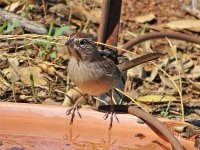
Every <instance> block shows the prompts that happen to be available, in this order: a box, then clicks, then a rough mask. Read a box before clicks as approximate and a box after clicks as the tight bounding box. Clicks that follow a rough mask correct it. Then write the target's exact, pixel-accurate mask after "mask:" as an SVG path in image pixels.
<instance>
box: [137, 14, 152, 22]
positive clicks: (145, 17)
mask: <svg viewBox="0 0 200 150" xmlns="http://www.w3.org/2000/svg"><path fill="white" fill-rule="evenodd" d="M154 19H156V16H155V15H154V14H153V13H150V14H147V15H143V16H137V17H135V21H136V22H138V23H146V22H150V21H152V20H154Z"/></svg>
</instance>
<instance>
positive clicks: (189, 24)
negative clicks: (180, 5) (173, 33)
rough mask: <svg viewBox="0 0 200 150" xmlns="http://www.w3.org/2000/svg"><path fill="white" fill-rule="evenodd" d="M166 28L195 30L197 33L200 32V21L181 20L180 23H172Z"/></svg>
mask: <svg viewBox="0 0 200 150" xmlns="http://www.w3.org/2000/svg"><path fill="white" fill-rule="evenodd" d="M166 27H168V28H170V29H179V30H183V29H191V30H193V29H195V31H198V32H199V31H200V20H192V19H188V20H179V21H172V22H169V23H167V24H166Z"/></svg>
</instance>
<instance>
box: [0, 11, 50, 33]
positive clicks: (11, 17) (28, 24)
mask: <svg viewBox="0 0 200 150" xmlns="http://www.w3.org/2000/svg"><path fill="white" fill-rule="evenodd" d="M0 20H3V21H5V20H8V21H9V22H12V23H13V22H16V21H18V22H19V24H20V26H22V27H24V28H25V30H26V31H29V32H34V33H37V34H46V33H47V32H48V30H47V29H46V27H45V26H44V25H43V24H40V23H36V22H33V21H30V20H28V19H26V18H23V17H21V16H19V15H16V14H14V13H11V12H8V11H5V10H3V9H0Z"/></svg>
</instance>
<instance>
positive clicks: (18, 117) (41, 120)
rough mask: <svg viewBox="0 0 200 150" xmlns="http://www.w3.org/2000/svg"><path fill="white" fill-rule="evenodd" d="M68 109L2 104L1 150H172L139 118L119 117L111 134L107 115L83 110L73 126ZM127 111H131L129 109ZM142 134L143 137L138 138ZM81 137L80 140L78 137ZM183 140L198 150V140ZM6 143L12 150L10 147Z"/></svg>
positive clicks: (182, 140)
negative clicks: (18, 149) (14, 149)
mask: <svg viewBox="0 0 200 150" xmlns="http://www.w3.org/2000/svg"><path fill="white" fill-rule="evenodd" d="M120 108H121V109H122V108H123V107H121V106H120ZM66 110H67V108H65V107H61V106H52V105H41V104H40V105H38V104H25V103H23V104H22V103H6V102H4V103H3V102H0V142H1V143H2V145H0V149H6V148H12V147H15V145H16V144H17V145H19V146H20V145H23V146H24V147H25V148H27V149H29V148H30V149H42V148H46V149H67V148H69V146H70V147H71V146H72V147H73V148H74V146H76V145H77V144H79V145H80V146H81V148H82V149H83V148H85V149H89V148H90V149H91V147H93V148H94V147H95V148H99V147H101V146H104V145H107V146H109V147H110V148H115V149H116V148H117V149H121V147H125V148H135V149H137V148H139V149H141V150H142V149H144V150H145V149H148V150H153V149H163V148H165V149H170V148H171V146H170V144H169V143H166V142H165V141H164V140H162V139H161V138H159V137H158V136H157V135H156V134H154V132H152V130H150V128H148V127H147V126H146V125H145V124H139V123H137V119H138V118H137V117H135V116H132V115H129V114H118V115H117V117H118V119H119V121H120V123H116V122H115V120H114V125H113V127H112V130H111V132H110V131H108V124H109V123H110V120H104V119H103V116H104V113H101V112H97V111H93V110H91V109H80V113H81V116H82V119H80V118H79V117H76V118H75V121H74V124H73V125H72V126H69V122H70V117H67V116H66V114H65V113H66ZM126 111H128V110H127V107H126ZM135 113H139V115H140V117H141V114H142V113H141V112H140V111H139V112H137V111H135ZM135 115H137V114H135ZM159 120H162V121H164V122H166V123H170V122H171V123H172V124H176V125H180V124H182V125H183V124H186V123H184V122H179V121H173V120H166V119H159ZM186 125H187V124H186ZM138 134H140V135H142V136H143V137H142V138H140V137H138V136H137V135H138ZM77 136H78V138H75V137H77ZM66 137H68V138H66ZM71 137H72V138H71ZM71 139H73V140H72V141H71ZM102 141H104V142H102ZM109 141H110V143H109ZM113 141H115V142H113ZM179 141H180V142H181V144H182V145H183V146H184V147H185V148H186V149H195V147H194V141H191V140H186V139H181V138H179ZM86 142H88V143H86ZM105 142H106V143H105ZM112 143H113V144H112ZM6 144H9V145H10V147H8V146H7V147H6ZM90 144H91V145H90ZM4 146H5V147H6V148H5V147H4ZM88 146H91V147H88ZM75 149H79V148H75ZM104 149H105V147H104Z"/></svg>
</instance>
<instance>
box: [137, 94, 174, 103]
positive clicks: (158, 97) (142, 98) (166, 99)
mask: <svg viewBox="0 0 200 150" xmlns="http://www.w3.org/2000/svg"><path fill="white" fill-rule="evenodd" d="M136 100H137V101H139V102H154V103H156V102H157V103H159V102H169V101H175V100H176V98H175V97H173V96H162V95H147V96H139V97H137V98H136Z"/></svg>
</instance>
